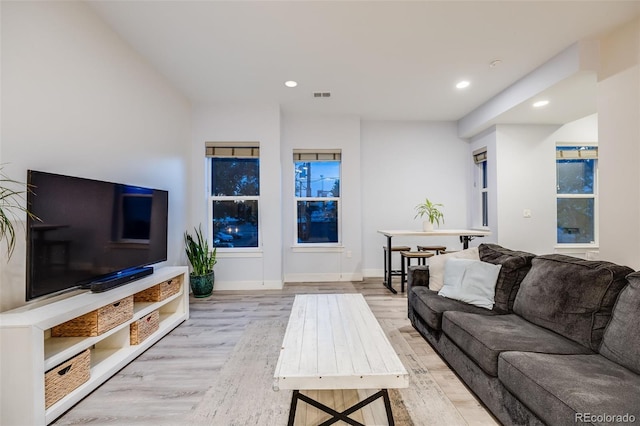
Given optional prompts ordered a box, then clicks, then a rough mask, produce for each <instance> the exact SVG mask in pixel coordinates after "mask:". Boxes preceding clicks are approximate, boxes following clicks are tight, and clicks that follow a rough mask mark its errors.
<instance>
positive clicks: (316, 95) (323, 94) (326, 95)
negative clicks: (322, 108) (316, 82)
mask: <svg viewBox="0 0 640 426" xmlns="http://www.w3.org/2000/svg"><path fill="white" fill-rule="evenodd" d="M313 97H314V98H330V97H331V92H313Z"/></svg>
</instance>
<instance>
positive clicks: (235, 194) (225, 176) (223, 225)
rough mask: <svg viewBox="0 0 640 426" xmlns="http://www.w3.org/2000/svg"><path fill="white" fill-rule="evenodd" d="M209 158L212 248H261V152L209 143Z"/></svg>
mask: <svg viewBox="0 0 640 426" xmlns="http://www.w3.org/2000/svg"><path fill="white" fill-rule="evenodd" d="M207 157H208V161H209V170H210V177H211V181H210V185H209V187H210V196H209V223H210V224H211V227H210V232H211V239H212V241H213V246H215V247H229V248H231V247H258V245H259V241H258V237H259V233H258V224H259V219H258V205H259V198H260V158H259V148H258V147H257V146H255V147H254V146H249V147H247V146H237V147H236V146H228V145H226V144H224V145H222V144H216V143H209V144H207Z"/></svg>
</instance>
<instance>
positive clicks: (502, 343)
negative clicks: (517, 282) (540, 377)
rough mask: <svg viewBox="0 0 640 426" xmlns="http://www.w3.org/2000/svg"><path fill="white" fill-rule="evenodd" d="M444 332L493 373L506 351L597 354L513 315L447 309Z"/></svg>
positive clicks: (495, 371) (496, 370)
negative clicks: (481, 313)
mask: <svg viewBox="0 0 640 426" xmlns="http://www.w3.org/2000/svg"><path fill="white" fill-rule="evenodd" d="M442 331H443V332H444V333H445V334H446V335H447V337H448V338H449V339H450V340H452V341H453V342H454V343H455V344H456V345H458V347H460V349H462V350H463V351H464V352H465V353H466V354H467V355H468V356H469V357H470V358H471V359H472V360H473V361H475V363H476V364H478V365H479V366H480V368H482V369H483V370H484V371H485V372H486V373H487V374H489V375H491V376H497V375H498V356H499V355H500V353H501V352H504V351H531V352H544V353H554V354H585V353H593V352H592V351H590V350H589V349H587V348H585V347H584V346H582V345H579V344H577V343H575V342H573V341H571V340H569V339H567V338H565V337H562V336H560V335H559V334H556V333H554V332H552V331H549V330H547V329H544V328H542V327H538V326H536V325H534V324H531V323H530V322H528V321H526V320H524V319H522V318H520V317H519V316H517V315H513V314H509V315H495V316H484V315H477V314H471V313H466V312H451V311H450V312H445V313H444V316H443V319H442Z"/></svg>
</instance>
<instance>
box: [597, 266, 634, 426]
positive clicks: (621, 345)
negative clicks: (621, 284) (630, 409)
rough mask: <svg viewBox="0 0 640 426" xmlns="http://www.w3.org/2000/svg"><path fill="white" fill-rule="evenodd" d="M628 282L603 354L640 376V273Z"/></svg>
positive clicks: (630, 277)
mask: <svg viewBox="0 0 640 426" xmlns="http://www.w3.org/2000/svg"><path fill="white" fill-rule="evenodd" d="M627 280H628V281H629V284H628V285H627V287H625V288H624V290H622V292H620V296H619V297H618V301H617V302H616V305H615V306H614V308H613V315H612V317H611V322H610V323H609V326H608V327H607V329H606V330H605V332H604V337H603V338H602V346H601V347H600V353H601V354H602V355H604V356H605V357H607V358H609V359H610V360H612V361H614V362H616V363H618V364H621V365H624V366H625V367H627V368H628V369H629V370H632V371H634V372H636V373H638V374H640V321H638V315H640V272H634V273H633V274H630V275H627ZM639 420H640V419H639Z"/></svg>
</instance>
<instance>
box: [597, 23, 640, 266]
mask: <svg viewBox="0 0 640 426" xmlns="http://www.w3.org/2000/svg"><path fill="white" fill-rule="evenodd" d="M601 46H602V47H601V55H602V69H601V71H600V73H599V75H598V80H599V82H598V111H599V112H600V113H599V140H600V148H599V156H600V159H599V163H600V257H601V258H602V259H606V260H611V261H614V262H617V263H621V264H625V265H628V266H630V267H632V268H634V269H640V168H639V167H638V164H640V120H639V119H638V117H640V19H636V20H635V21H633V22H630V23H629V24H627V25H626V26H623V27H621V28H619V29H617V30H616V31H615V32H613V33H612V34H610V35H608V36H607V37H604V38H603V40H602V43H601Z"/></svg>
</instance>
